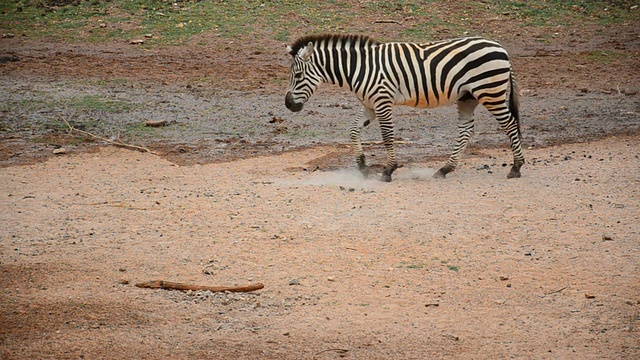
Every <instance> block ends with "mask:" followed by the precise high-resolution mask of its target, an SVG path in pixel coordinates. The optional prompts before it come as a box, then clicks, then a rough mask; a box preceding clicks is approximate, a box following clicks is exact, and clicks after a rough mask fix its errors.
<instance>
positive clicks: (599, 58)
mask: <svg viewBox="0 0 640 360" xmlns="http://www.w3.org/2000/svg"><path fill="white" fill-rule="evenodd" d="M582 55H583V56H584V57H585V58H586V59H587V60H590V61H594V62H599V63H603V64H610V63H612V62H616V61H618V60H622V59H626V58H627V56H628V55H627V54H625V53H621V52H616V51H600V50H593V51H589V52H585V53H582Z"/></svg>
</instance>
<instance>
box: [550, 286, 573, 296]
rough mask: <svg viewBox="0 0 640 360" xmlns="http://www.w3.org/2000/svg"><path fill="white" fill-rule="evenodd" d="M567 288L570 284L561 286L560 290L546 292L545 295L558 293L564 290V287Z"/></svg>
mask: <svg viewBox="0 0 640 360" xmlns="http://www.w3.org/2000/svg"><path fill="white" fill-rule="evenodd" d="M566 288H568V286H565V287H563V288H560V289H558V290H554V291H551V292H548V293H546V294H545V295H551V294H557V293H559V292H561V291H562V290H564V289H566Z"/></svg>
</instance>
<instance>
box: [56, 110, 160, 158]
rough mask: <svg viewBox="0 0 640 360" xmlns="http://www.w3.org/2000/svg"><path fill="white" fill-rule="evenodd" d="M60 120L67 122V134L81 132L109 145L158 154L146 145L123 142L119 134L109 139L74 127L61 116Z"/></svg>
mask: <svg viewBox="0 0 640 360" xmlns="http://www.w3.org/2000/svg"><path fill="white" fill-rule="evenodd" d="M62 121H64V123H65V124H67V127H68V128H69V134H71V133H72V132H77V133H80V134H83V135H88V136H91V137H92V138H94V139H98V140H101V141H104V142H107V143H109V144H111V145H115V146H119V147H123V148H126V149H133V150H139V151H142V152H148V153H151V154H154V155H158V154H157V153H156V152H155V151H151V150H149V149H147V148H146V147H143V146H137V145H131V144H127V143H125V142H124V141H122V140H120V135H118V136H116V138H115V139H113V140H111V139H107V138H104V137H102V136H98V135H94V134H92V133H90V132H88V131H84V130H80V129H76V128H74V127H73V126H72V125H71V124H69V122H68V121H67V119H65V118H62Z"/></svg>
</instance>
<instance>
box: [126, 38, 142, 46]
mask: <svg viewBox="0 0 640 360" xmlns="http://www.w3.org/2000/svg"><path fill="white" fill-rule="evenodd" d="M129 44H131V45H142V44H144V40H142V39H136V40H131V41H129Z"/></svg>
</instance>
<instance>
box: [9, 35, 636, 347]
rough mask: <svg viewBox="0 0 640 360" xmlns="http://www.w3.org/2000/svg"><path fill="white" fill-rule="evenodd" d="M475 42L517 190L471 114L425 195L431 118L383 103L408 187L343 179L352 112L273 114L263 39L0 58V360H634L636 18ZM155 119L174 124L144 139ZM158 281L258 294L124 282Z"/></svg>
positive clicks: (323, 100) (448, 127)
mask: <svg viewBox="0 0 640 360" xmlns="http://www.w3.org/2000/svg"><path fill="white" fill-rule="evenodd" d="M488 24H489V25H488V26H496V29H495V31H494V33H495V34H496V38H497V39H499V40H500V41H501V42H502V43H503V44H505V46H506V47H507V48H508V49H509V51H510V53H511V54H512V57H513V62H514V67H515V69H516V72H517V74H518V79H519V82H520V85H521V89H522V99H521V102H522V114H523V131H524V134H525V145H526V147H527V148H528V150H527V151H526V157H527V163H526V165H525V166H524V167H523V169H522V173H523V177H522V178H521V179H517V180H507V179H506V174H507V172H508V164H509V162H510V160H511V154H510V151H509V150H508V149H507V148H506V137H504V135H503V134H501V132H500V131H499V129H498V128H497V126H496V124H495V122H494V121H492V120H491V119H489V118H488V117H487V115H486V114H483V113H482V112H479V114H478V127H477V132H476V135H475V137H474V140H473V143H472V146H471V148H470V149H469V151H468V152H467V153H466V155H465V157H464V159H463V160H462V162H461V165H460V168H459V169H458V170H456V171H455V172H454V173H452V174H450V175H449V176H448V178H447V179H446V180H444V181H435V180H432V179H431V177H430V175H431V174H432V173H433V171H434V170H433V169H437V168H438V167H439V166H441V165H442V164H443V162H444V160H443V155H445V154H447V153H448V151H450V148H451V145H452V142H453V139H454V137H455V122H453V121H451V119H452V118H453V117H454V116H455V110H454V109H451V108H449V109H442V110H438V111H427V112H418V111H417V110H414V109H408V108H405V109H402V108H399V109H398V110H397V112H396V118H397V120H398V124H399V125H398V135H399V138H400V139H401V140H402V144H401V145H400V146H399V148H398V157H399V159H400V162H401V163H402V164H403V167H402V168H400V169H399V170H398V171H397V173H396V175H395V177H394V181H393V182H392V183H390V184H387V183H381V182H378V181H377V180H375V179H370V180H365V179H362V178H361V177H360V176H359V175H358V174H357V173H355V172H354V171H353V165H352V163H353V160H352V159H351V155H350V153H349V151H350V150H349V148H348V147H347V146H346V145H345V143H346V142H347V132H346V128H347V126H348V120H347V121H345V118H347V119H348V118H351V117H352V116H353V115H354V114H355V112H356V111H358V108H357V106H356V104H355V102H354V101H353V99H352V98H351V97H349V96H348V94H345V93H343V92H340V91H336V90H332V89H327V90H324V89H323V90H321V91H320V93H319V94H318V96H317V97H315V98H314V103H313V105H314V106H315V107H308V110H306V111H305V112H303V113H302V114H297V115H293V114H291V113H289V112H288V111H287V110H286V109H285V108H284V106H283V93H284V88H283V86H286V85H284V84H286V76H287V55H286V54H284V53H283V52H280V51H279V50H275V49H283V48H284V47H282V46H281V45H282V44H279V43H277V42H275V41H273V40H269V39H264V44H265V45H264V49H259V50H258V51H256V49H255V48H251V49H243V48H241V47H237V46H236V47H234V46H232V45H229V44H224V43H221V42H220V40H219V39H215V38H206V36H203V37H202V38H199V39H196V40H194V43H196V42H197V43H198V44H203V43H204V44H208V45H198V46H186V47H173V48H164V49H152V50H150V51H147V50H144V49H140V48H136V47H135V46H131V45H127V44H101V45H95V44H60V43H49V42H46V41H42V40H33V39H23V38H20V37H16V38H6V39H0V45H1V46H0V59H1V60H2V61H0V85H1V86H2V88H3V89H4V91H2V92H0V100H1V103H2V107H1V108H0V184H2V185H0V199H2V200H1V201H0V212H1V213H2V214H3V215H2V216H1V217H0V272H1V275H0V291H1V292H0V303H1V307H0V358H2V359H27V358H34V359H36V358H56V359H66V358H69V359H71V358H73V359H78V358H85V359H96V358H136V359H166V358H176V359H194V358H210V359H228V358H232V357H235V358H238V359H336V358H348V359H425V358H448V359H463V358H474V359H479V358H487V359H496V358H522V359H531V358H539V359H561V358H562V359H637V358H640V281H639V279H640V266H639V264H640V234H639V233H640V193H639V192H640V186H639V185H640V180H639V179H640V141H639V140H640V115H639V114H640V100H639V97H638V91H639V90H640V88H639V84H640V63H639V62H638V60H637V59H638V55H640V37H638V33H637V30H636V29H637V28H638V27H637V24H621V25H619V26H613V27H608V28H597V29H596V28H585V29H583V30H584V31H581V32H575V31H573V32H563V31H562V29H559V30H558V33H557V36H556V35H554V37H552V38H549V37H545V36H544V35H545V34H537V33H533V32H527V31H526V29H525V30H523V29H520V28H518V29H519V30H518V31H517V32H516V31H511V30H513V29H510V28H509V26H506V27H504V28H501V27H500V28H499V27H498V25H497V23H496V22H488ZM507 25H508V24H507ZM380 26H385V28H384V29H389V25H380ZM500 26H502V25H500ZM514 26H515V25H514ZM372 33H383V34H385V36H389V35H390V34H389V33H385V32H384V30H383V28H375V27H373V28H372ZM391 35H393V34H391ZM445 35H446V34H445ZM594 51H602V52H607V51H609V52H615V53H616V54H623V55H624V56H618V57H616V58H615V59H612V60H611V61H606V62H603V60H602V59H599V58H595V59H594V58H592V57H590V56H589V54H592V52H594ZM214 54H215V56H214ZM238 78H240V81H238ZM84 96H90V98H89V100H92V99H93V100H95V99H98V100H100V101H102V102H98V104H97V105H96V104H94V105H93V106H94V107H93V108H91V107H85V106H84V105H83V103H82V102H80V100H82V99H83V97H84ZM104 99H108V101H106V100H104ZM98 106H102V107H103V109H96V107H98ZM109 106H111V107H109ZM318 118H322V119H323V120H324V121H323V122H318V121H317V119H318ZM62 119H67V120H69V121H70V122H71V123H72V124H73V125H74V126H77V127H78V128H79V129H84V130H86V131H90V132H92V133H95V134H98V135H101V136H104V137H110V136H112V135H113V134H120V130H122V137H123V139H124V140H126V141H128V142H130V143H135V144H137V145H140V146H145V147H148V148H149V149H151V150H153V151H154V152H155V153H156V154H157V155H154V154H151V153H141V152H138V151H129V150H124V149H119V148H115V147H112V146H107V144H106V143H105V142H104V141H95V140H92V139H90V138H87V137H83V136H74V135H69V134H68V133H67V131H66V130H67V129H65V127H64V125H61V124H62ZM157 119H163V120H168V121H169V122H170V123H171V125H170V126H167V127H164V128H160V129H157V130H150V129H145V128H141V127H140V124H141V123H144V121H147V120H157ZM365 138H366V139H367V140H368V141H370V142H371V143H370V145H368V146H367V148H366V150H367V152H368V153H369V154H370V156H371V157H370V159H372V160H373V161H374V162H376V161H378V162H380V161H381V160H377V159H381V157H382V152H381V149H380V146H379V145H377V143H376V141H377V140H379V134H378V133H377V130H376V129H375V128H373V129H370V130H369V132H368V133H365ZM61 146H62V147H65V149H66V150H67V152H66V153H65V154H62V155H58V156H55V155H52V151H53V150H54V149H56V148H59V147H61ZM155 279H160V280H166V281H174V282H183V283H191V284H198V285H228V286H235V285H246V284H251V283H258V282H259V283H263V284H264V285H265V287H264V288H263V289H262V290H259V291H255V292H250V293H210V292H202V291H198V292H179V291H167V290H150V289H142V288H138V287H136V286H135V284H136V283H139V282H144V281H149V280H155Z"/></svg>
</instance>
